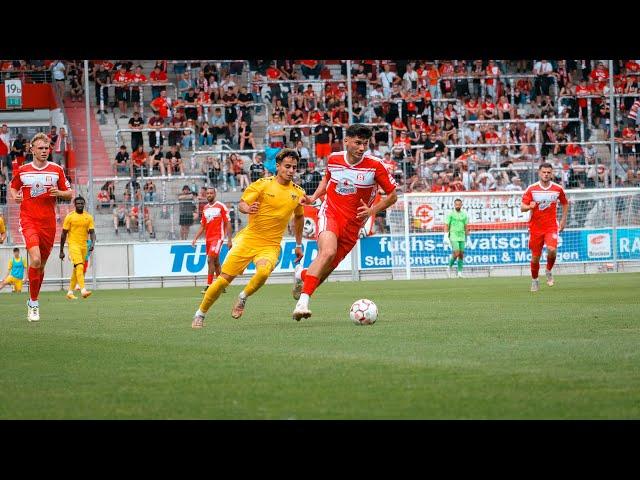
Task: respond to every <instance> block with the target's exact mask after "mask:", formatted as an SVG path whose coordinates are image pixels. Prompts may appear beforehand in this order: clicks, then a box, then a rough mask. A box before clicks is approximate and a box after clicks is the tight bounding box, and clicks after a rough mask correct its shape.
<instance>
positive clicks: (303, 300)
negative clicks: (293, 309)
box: [298, 293, 309, 305]
mask: <svg viewBox="0 0 640 480" xmlns="http://www.w3.org/2000/svg"><path fill="white" fill-rule="evenodd" d="M298 303H299V304H304V305H309V295H307V294H306V293H302V294H301V295H300V299H299V300H298Z"/></svg>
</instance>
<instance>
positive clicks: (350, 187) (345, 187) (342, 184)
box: [336, 178, 357, 195]
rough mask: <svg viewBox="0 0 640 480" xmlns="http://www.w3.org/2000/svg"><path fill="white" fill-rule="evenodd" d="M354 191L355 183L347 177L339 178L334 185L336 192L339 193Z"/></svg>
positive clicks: (345, 193)
mask: <svg viewBox="0 0 640 480" xmlns="http://www.w3.org/2000/svg"><path fill="white" fill-rule="evenodd" d="M356 191H357V189H356V187H355V185H354V184H353V182H352V181H351V180H349V179H348V178H345V179H343V180H340V181H339V182H338V184H337V185H336V193H338V194H340V195H351V194H353V193H356Z"/></svg>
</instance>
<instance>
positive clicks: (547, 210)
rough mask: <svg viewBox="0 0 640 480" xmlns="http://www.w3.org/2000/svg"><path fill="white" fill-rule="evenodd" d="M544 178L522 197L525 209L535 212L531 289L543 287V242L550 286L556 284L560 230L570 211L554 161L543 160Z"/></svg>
mask: <svg viewBox="0 0 640 480" xmlns="http://www.w3.org/2000/svg"><path fill="white" fill-rule="evenodd" d="M538 175H539V177H540V180H539V181H538V182H536V183H534V184H533V185H530V186H529V188H527V189H526V190H525V192H524V195H523V196H522V205H520V210H521V211H522V212H531V216H530V218H529V249H530V250H531V279H532V280H531V291H532V292H537V291H538V290H539V289H540V285H539V283H538V270H540V256H541V255H542V245H543V244H544V245H546V246H547V271H546V272H545V273H546V276H547V285H549V286H550V287H552V286H553V274H552V273H551V269H552V268H553V264H554V263H555V261H556V251H557V249H558V233H559V232H561V231H562V230H564V227H565V225H566V224H567V215H568V213H569V202H568V200H567V197H566V195H565V193H564V189H563V188H562V187H561V186H560V185H558V184H557V183H554V182H552V181H551V177H552V176H553V168H552V166H551V164H550V163H542V164H541V165H540V167H539V168H538ZM558 202H560V204H561V205H562V218H561V219H560V225H558V219H557V216H556V205H557V203H558Z"/></svg>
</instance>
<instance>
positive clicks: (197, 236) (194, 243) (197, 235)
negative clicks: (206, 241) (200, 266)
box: [191, 224, 204, 247]
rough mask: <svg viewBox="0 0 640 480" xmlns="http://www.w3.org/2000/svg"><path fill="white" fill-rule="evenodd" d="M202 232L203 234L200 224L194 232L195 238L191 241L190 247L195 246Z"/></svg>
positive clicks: (202, 227)
mask: <svg viewBox="0 0 640 480" xmlns="http://www.w3.org/2000/svg"><path fill="white" fill-rule="evenodd" d="M202 232H204V225H202V224H200V228H199V229H198V231H197V232H196V236H195V237H193V241H192V242H191V246H192V247H195V246H196V242H197V241H198V238H200V235H202Z"/></svg>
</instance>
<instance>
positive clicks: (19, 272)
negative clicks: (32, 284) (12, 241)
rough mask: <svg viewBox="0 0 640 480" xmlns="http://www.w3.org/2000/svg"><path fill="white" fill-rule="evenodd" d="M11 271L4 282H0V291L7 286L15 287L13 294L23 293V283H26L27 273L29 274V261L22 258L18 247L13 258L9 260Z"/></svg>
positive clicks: (14, 250)
mask: <svg viewBox="0 0 640 480" xmlns="http://www.w3.org/2000/svg"><path fill="white" fill-rule="evenodd" d="M8 267H9V271H8V272H7V276H6V277H4V280H2V282H0V290H2V289H3V288H4V287H5V286H6V285H13V293H20V292H21V291H22V283H23V282H24V281H25V273H26V272H27V260H26V259H25V258H24V257H21V256H20V249H19V248H18V247H16V248H14V249H13V257H11V258H10V259H9V265H8Z"/></svg>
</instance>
